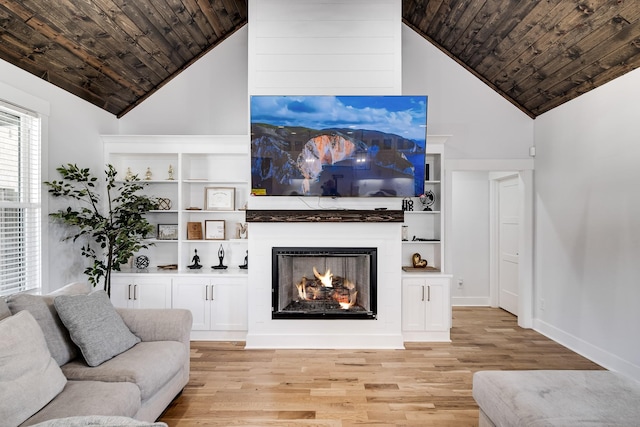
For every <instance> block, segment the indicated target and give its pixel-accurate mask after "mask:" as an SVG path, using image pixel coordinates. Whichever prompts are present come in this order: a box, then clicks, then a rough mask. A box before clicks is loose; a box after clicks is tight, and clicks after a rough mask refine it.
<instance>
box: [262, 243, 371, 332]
mask: <svg viewBox="0 0 640 427" xmlns="http://www.w3.org/2000/svg"><path fill="white" fill-rule="evenodd" d="M376 254H377V250H376V248H273V250H272V286H273V289H272V292H273V305H272V318H274V319H287V318H288V319H291V318H297V319H300V318H307V319H339V318H346V319H349V318H350V319H375V318H376V308H377V294H376V286H377V279H376V273H377V258H376Z"/></svg>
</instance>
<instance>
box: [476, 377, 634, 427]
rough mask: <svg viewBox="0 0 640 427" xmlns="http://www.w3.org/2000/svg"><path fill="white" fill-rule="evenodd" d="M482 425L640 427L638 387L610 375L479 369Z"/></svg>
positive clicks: (479, 402) (478, 384)
mask: <svg viewBox="0 0 640 427" xmlns="http://www.w3.org/2000/svg"><path fill="white" fill-rule="evenodd" d="M473 398H474V399H475V400H476V402H477V403H478V406H480V427H486V426H504V427H518V426H527V427H540V426H591V427H594V426H625V427H630V426H640V383H638V382H637V381H634V380H632V379H629V378H627V377H625V376H623V375H620V374H617V373H615V372H610V371H480V372H476V373H475V374H474V375H473Z"/></svg>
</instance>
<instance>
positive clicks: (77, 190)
mask: <svg viewBox="0 0 640 427" xmlns="http://www.w3.org/2000/svg"><path fill="white" fill-rule="evenodd" d="M56 170H57V171H58V172H59V173H60V175H61V176H62V179H61V180H59V181H51V182H49V181H45V185H47V186H48V187H49V190H48V191H49V193H50V194H51V195H53V196H54V197H64V198H68V199H71V200H75V201H76V203H74V206H73V207H72V206H69V207H67V208H66V209H61V210H59V211H57V212H54V213H51V214H49V215H50V216H51V217H53V218H55V219H56V220H59V221H61V222H62V223H63V224H66V225H68V226H70V227H72V228H73V230H74V232H73V233H74V234H72V235H70V236H68V237H66V238H65V240H68V239H72V240H73V241H74V242H75V241H76V240H78V239H79V238H81V237H83V238H86V243H84V244H83V246H82V255H83V256H85V257H87V258H89V259H91V260H92V261H93V263H92V264H91V265H90V266H89V267H87V268H86V269H85V270H84V273H85V274H87V275H88V276H89V282H90V283H91V284H92V285H93V286H97V285H98V283H99V282H100V280H101V279H103V280H104V290H105V291H106V292H107V294H109V295H111V271H113V270H116V271H120V266H122V265H123V264H126V263H128V262H129V259H130V258H131V257H132V256H133V255H134V254H135V253H136V252H138V251H139V250H140V249H143V248H147V244H146V243H145V242H144V239H146V238H147V237H149V236H150V235H151V233H152V232H153V226H152V225H151V224H150V223H149V222H148V221H147V219H146V218H145V216H144V215H145V213H147V212H148V211H149V210H152V209H157V201H156V200H155V199H153V198H151V197H148V196H145V195H142V194H139V193H138V192H139V191H140V190H142V189H143V188H144V183H143V182H142V181H140V179H139V178H138V176H137V175H134V176H132V177H127V179H126V180H123V181H117V180H116V176H117V174H118V172H117V171H116V170H115V168H114V167H113V166H112V165H107V169H106V170H105V174H106V177H105V184H106V193H105V195H106V203H103V202H102V201H101V196H100V193H99V189H98V188H97V186H96V182H97V181H98V178H97V177H95V176H93V174H92V173H91V172H90V171H89V169H88V168H79V167H78V166H77V165H75V164H71V163H69V164H67V165H66V166H64V165H63V166H61V167H59V168H56Z"/></svg>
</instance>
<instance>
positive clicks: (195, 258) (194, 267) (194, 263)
mask: <svg viewBox="0 0 640 427" xmlns="http://www.w3.org/2000/svg"><path fill="white" fill-rule="evenodd" d="M193 251H194V252H195V255H194V256H193V258H192V259H191V262H192V264H191V265H188V266H187V268H190V269H191V270H197V269H200V268H202V266H201V265H200V257H199V256H198V250H197V249H194V250H193Z"/></svg>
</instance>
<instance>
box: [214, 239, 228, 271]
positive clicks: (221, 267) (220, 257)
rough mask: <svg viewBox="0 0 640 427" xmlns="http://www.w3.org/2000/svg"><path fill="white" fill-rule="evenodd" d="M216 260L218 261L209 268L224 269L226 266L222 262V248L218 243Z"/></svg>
mask: <svg viewBox="0 0 640 427" xmlns="http://www.w3.org/2000/svg"><path fill="white" fill-rule="evenodd" d="M218 260H220V263H219V264H218V265H214V266H212V267H211V268H213V269H214V270H226V269H227V266H226V265H224V264H223V263H222V262H223V261H224V248H223V247H222V245H220V249H218Z"/></svg>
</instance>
